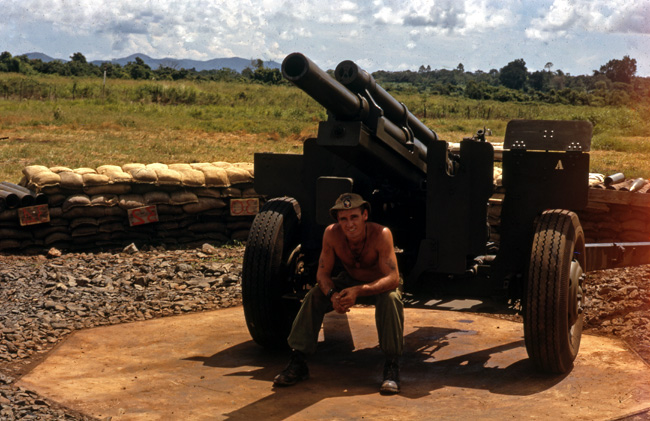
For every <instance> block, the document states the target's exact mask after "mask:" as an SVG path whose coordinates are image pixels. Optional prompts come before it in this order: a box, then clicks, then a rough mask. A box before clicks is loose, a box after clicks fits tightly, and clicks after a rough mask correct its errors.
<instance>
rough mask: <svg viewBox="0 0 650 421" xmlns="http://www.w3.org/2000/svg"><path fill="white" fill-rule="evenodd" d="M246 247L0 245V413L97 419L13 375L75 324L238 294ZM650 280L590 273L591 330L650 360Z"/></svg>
mask: <svg viewBox="0 0 650 421" xmlns="http://www.w3.org/2000/svg"><path fill="white" fill-rule="evenodd" d="M242 256H243V247H221V248H214V247H212V246H209V245H204V246H203V247H200V248H196V249H183V250H166V249H164V248H154V247H150V248H147V249H146V250H137V249H135V248H127V249H125V250H123V251H115V252H101V253H66V254H61V253H59V252H57V251H51V252H50V253H49V254H48V255H47V256H45V255H36V256H21V255H0V261H1V262H2V265H0V302H2V303H3V304H2V308H0V419H1V420H14V419H16V420H17V419H34V420H38V419H40V420H51V419H54V420H56V419H58V420H91V419H93V418H92V417H88V416H86V415H84V414H79V413H76V412H74V411H70V410H69V409H66V408H63V407H60V406H58V405H57V404H56V403H54V402H50V401H48V400H47V399H45V398H43V397H41V396H39V395H38V394H36V393H34V392H33V391H29V390H25V389H23V388H20V387H16V386H15V385H14V383H15V381H16V379H17V378H19V377H20V376H21V375H23V374H25V373H26V372H28V371H29V370H30V368H31V367H32V366H33V365H35V364H37V363H38V362H40V361H41V360H42V359H43V358H44V357H45V355H46V354H47V352H48V351H49V350H51V349H52V348H53V347H54V346H55V345H56V344H57V343H58V342H59V341H61V340H62V339H63V338H65V337H66V336H67V335H68V334H69V333H71V332H72V331H74V330H78V329H83V328H89V327H94V326H102V325H111V324H118V323H124V322H131V321H137V320H147V319H152V318H157V317H164V316H172V315H177V314H182V313H186V312H196V311H204V310H213V309H217V308H225V307H230V306H234V305H238V304H240V303H241V287H240V279H241V261H242ZM649 282H650V265H648V266H640V267H637V268H625V269H619V270H604V271H598V272H593V273H591V274H590V276H589V278H588V291H587V297H588V298H587V305H588V308H587V310H586V313H585V320H586V327H585V332H586V333H591V334H600V335H606V336H609V337H617V338H620V339H622V340H624V341H625V342H626V343H627V344H628V345H629V347H630V348H632V349H633V350H635V351H636V352H637V353H638V354H639V355H640V356H641V357H642V358H644V359H645V360H646V361H647V362H650V294H649V292H650V286H649V285H648V283H649ZM644 419H650V417H648V415H647V414H641V415H637V416H635V417H631V418H629V420H644Z"/></svg>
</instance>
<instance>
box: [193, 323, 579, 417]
mask: <svg viewBox="0 0 650 421" xmlns="http://www.w3.org/2000/svg"><path fill="white" fill-rule="evenodd" d="M373 329H374V328H373ZM459 333H468V331H463V330H460V329H447V328H438V327H418V328H417V329H416V330H415V331H414V332H411V333H409V334H407V335H405V338H404V339H405V352H404V355H403V357H402V364H401V373H400V374H401V380H402V393H401V394H400V396H403V397H406V398H409V399H418V398H422V397H425V396H428V395H430V394H431V392H433V391H435V390H437V389H441V388H444V387H449V386H451V387H457V388H470V389H471V388H474V389H481V390H488V391H490V392H492V393H495V394H503V395H515V396H524V395H531V394H535V393H539V392H542V391H544V390H547V389H549V388H550V387H552V386H554V385H555V384H557V383H558V382H560V381H561V380H562V379H563V378H564V377H566V375H553V376H549V375H547V374H541V373H537V372H536V371H535V369H534V367H533V365H532V363H530V362H529V361H528V359H527V358H523V359H520V360H519V361H516V362H514V363H512V364H511V365H509V366H507V367H488V366H487V364H488V361H489V360H490V358H491V356H492V355H494V354H498V353H502V352H506V351H508V350H512V349H515V348H519V347H523V346H524V341H523V340H517V341H514V342H510V343H506V344H503V345H498V346H494V347H491V348H486V349H482V350H478V351H474V352H469V353H464V354H461V355H457V356H455V357H452V358H447V359H437V358H436V353H437V352H439V351H440V350H441V349H443V348H445V347H448V346H450V345H453V344H452V342H453V338H452V336H454V334H456V335H457V334H459ZM323 334H324V340H323V341H321V342H319V343H318V351H317V353H316V354H315V355H313V356H310V357H309V359H308V365H309V369H310V375H311V377H310V380H307V381H304V382H301V383H299V384H298V385H296V386H293V387H289V388H273V378H274V377H275V376H276V375H277V374H278V373H279V372H280V371H281V370H282V369H283V368H284V367H285V365H286V364H287V360H288V353H287V352H275V353H273V352H269V351H267V350H265V349H263V348H261V347H260V346H258V345H256V344H255V343H254V342H253V341H247V342H243V343H240V344H237V345H234V346H232V347H230V348H227V349H224V350H222V351H220V352H218V353H216V354H214V355H212V356H209V357H203V356H195V357H190V358H187V360H191V361H201V362H203V364H204V365H205V366H207V367H222V368H237V367H242V368H243V369H242V371H239V372H236V373H231V374H228V376H244V377H248V378H250V379H251V380H255V381H263V382H266V383H268V385H269V390H272V393H271V394H270V395H267V396H266V397H264V398H262V399H259V400H258V401H255V402H252V403H250V404H249V405H246V406H244V407H242V408H239V409H237V410H236V411H233V412H231V413H229V414H225V415H227V416H228V419H255V418H259V417H260V414H263V418H264V419H269V420H281V419H285V418H288V417H290V416H292V415H294V414H296V413H298V412H300V411H302V410H303V409H305V408H308V407H310V406H312V405H314V404H316V403H318V402H319V401H322V400H324V399H328V398H336V397H350V396H361V395H371V394H373V395H375V394H378V390H379V385H380V384H381V380H382V378H381V377H382V367H383V362H384V355H383V353H382V352H381V351H380V350H379V348H378V346H375V347H372V348H362V349H355V347H354V343H353V338H352V332H351V330H350V325H349V321H348V318H347V315H345V314H343V315H341V314H335V313H330V314H328V315H327V316H326V317H325V321H324V323H323ZM476 345H477V347H478V346H480V344H479V343H478V341H477V344H476ZM251 366H253V367H259V368H257V369H255V370H250V367H251Z"/></svg>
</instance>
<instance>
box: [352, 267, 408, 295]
mask: <svg viewBox="0 0 650 421" xmlns="http://www.w3.org/2000/svg"><path fill="white" fill-rule="evenodd" d="M398 286H399V276H397V275H395V274H392V273H391V274H390V275H388V276H384V277H382V278H379V279H377V280H376V281H373V282H369V283H367V284H361V285H359V286H358V291H359V293H358V294H357V295H359V296H362V297H366V296H369V295H377V294H381V293H384V292H386V291H392V290H394V289H396V288H397V287H398Z"/></svg>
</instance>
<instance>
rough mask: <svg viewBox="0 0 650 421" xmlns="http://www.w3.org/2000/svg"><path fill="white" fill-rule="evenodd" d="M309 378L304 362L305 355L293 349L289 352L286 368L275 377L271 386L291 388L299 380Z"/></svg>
mask: <svg viewBox="0 0 650 421" xmlns="http://www.w3.org/2000/svg"><path fill="white" fill-rule="evenodd" d="M308 378H309V368H307V363H306V362H305V354H303V353H302V352H300V351H296V350H295V349H294V350H293V351H291V360H289V365H287V368H285V369H284V370H282V372H281V373H280V374H278V375H277V376H275V379H273V384H274V385H275V386H293V385H294V384H296V383H298V382H299V381H301V380H307V379H308Z"/></svg>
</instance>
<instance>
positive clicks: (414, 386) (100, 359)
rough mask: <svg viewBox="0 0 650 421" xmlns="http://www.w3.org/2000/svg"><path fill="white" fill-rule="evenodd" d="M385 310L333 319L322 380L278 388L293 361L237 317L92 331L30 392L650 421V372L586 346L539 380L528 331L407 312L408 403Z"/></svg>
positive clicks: (347, 410) (50, 364)
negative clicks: (393, 363)
mask: <svg viewBox="0 0 650 421" xmlns="http://www.w3.org/2000/svg"><path fill="white" fill-rule="evenodd" d="M373 314H374V309H373V308H361V307H355V308H353V309H352V311H351V312H350V313H348V314H346V315H339V314H333V313H331V314H328V315H327V316H326V318H325V323H324V327H323V330H322V331H321V341H320V342H319V349H318V352H317V354H316V355H314V356H311V357H310V358H309V359H308V362H309V368H310V372H311V378H310V379H309V380H306V381H305V382H302V383H300V384H298V385H296V386H293V387H290V388H278V389H274V388H273V387H272V382H273V377H274V376H275V375H276V374H277V373H278V372H280V371H281V370H282V369H283V368H284V367H285V365H286V363H287V357H288V354H287V353H270V352H268V351H266V350H264V349H263V348H261V347H259V346H258V345H256V344H255V343H254V342H252V340H251V339H250V336H249V334H248V331H247V329H246V325H245V321H244V314H243V309H242V308H241V307H235V308H230V309H223V310H216V311H211V312H204V313H195V314H189V315H184V316H177V317H168V318H162V319H155V320H150V321H146V322H137V323H130V324H121V325H115V326H108V327H99V328H93V329H88V330H83V331H78V332H75V333H73V334H72V335H70V337H69V338H68V339H67V340H66V341H65V342H64V343H62V344H61V345H60V346H58V347H57V348H56V349H55V350H53V351H52V352H51V353H50V355H49V356H48V357H47V358H46V359H45V360H44V361H43V362H42V363H41V364H40V365H38V366H36V367H35V368H34V369H33V370H32V371H31V372H30V373H28V374H27V375H25V376H24V377H23V378H22V379H21V380H20V381H19V385H20V386H23V387H25V388H28V389H31V390H34V391H36V392H38V393H40V394H42V395H43V396H45V397H47V398H50V399H52V400H54V401H57V402H60V403H62V404H64V405H66V406H68V407H70V408H73V409H76V410H79V411H81V412H84V413H86V414H89V415H92V416H95V417H98V418H105V417H112V420H113V421H117V420H173V419H195V420H202V419H210V420H219V419H229V420H239V419H242V420H244V419H246V420H251V419H252V420H255V419H264V420H281V419H295V420H299V419H314V420H315V419H328V420H331V419H341V420H343V419H362V418H365V419H377V420H381V419H432V418H435V419H459V420H460V419H463V420H464V419H484V420H485V419H494V420H503V419H507V418H510V419H520V418H533V419H539V420H545V419H548V420H551V419H553V420H556V419H567V420H570V419H574V420H584V419H590V420H609V419H613V418H618V417H621V416H624V415H626V414H632V413H635V412H638V411H642V410H645V409H648V408H650V381H649V380H650V367H648V366H647V365H646V364H645V363H644V362H643V361H642V360H641V359H640V358H639V357H638V356H637V355H635V354H634V353H632V352H630V351H629V350H628V349H626V348H625V346H624V344H622V343H621V342H619V341H616V340H612V339H608V338H602V337H596V336H591V335H583V338H582V346H581V350H580V354H579V355H578V358H577V360H576V364H575V367H574V369H573V370H572V371H571V372H570V373H569V374H566V375H560V376H556V375H553V376H550V375H544V374H540V373H537V372H535V370H534V368H533V367H532V365H531V364H530V362H529V361H528V358H527V355H526V350H525V347H524V340H523V327H522V325H521V324H520V323H515V322H510V321H506V320H500V319H495V318H492V317H485V316H481V315H478V314H474V313H459V312H451V311H438V310H426V309H415V308H407V309H406V329H405V341H406V347H405V350H406V351H405V354H404V356H403V358H402V365H401V369H402V370H401V377H402V393H401V394H399V395H395V396H381V395H380V394H379V393H378V388H379V385H380V383H381V375H382V374H381V371H382V367H383V360H384V357H383V355H382V353H381V351H380V350H379V349H378V347H377V335H376V331H375V326H374V316H373Z"/></svg>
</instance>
